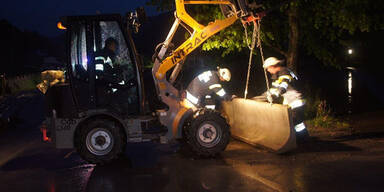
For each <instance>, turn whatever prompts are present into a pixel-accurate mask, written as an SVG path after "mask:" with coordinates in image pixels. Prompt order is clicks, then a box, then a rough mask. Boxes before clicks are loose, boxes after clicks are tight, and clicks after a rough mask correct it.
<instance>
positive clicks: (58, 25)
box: [57, 22, 67, 30]
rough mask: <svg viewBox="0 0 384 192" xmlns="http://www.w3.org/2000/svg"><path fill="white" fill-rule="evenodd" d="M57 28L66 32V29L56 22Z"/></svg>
mask: <svg viewBox="0 0 384 192" xmlns="http://www.w3.org/2000/svg"><path fill="white" fill-rule="evenodd" d="M57 28H58V29H61V30H66V29H67V28H66V27H64V25H63V24H62V23H61V22H57Z"/></svg>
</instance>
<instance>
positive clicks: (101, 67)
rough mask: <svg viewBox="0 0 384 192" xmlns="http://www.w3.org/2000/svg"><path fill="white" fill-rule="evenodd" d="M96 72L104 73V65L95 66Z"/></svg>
mask: <svg viewBox="0 0 384 192" xmlns="http://www.w3.org/2000/svg"><path fill="white" fill-rule="evenodd" d="M95 66H96V70H99V71H104V65H103V64H96V65H95Z"/></svg>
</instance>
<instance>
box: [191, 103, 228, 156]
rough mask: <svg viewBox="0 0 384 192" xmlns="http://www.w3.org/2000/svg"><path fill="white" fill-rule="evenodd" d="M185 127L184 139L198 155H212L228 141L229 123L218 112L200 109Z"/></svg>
mask: <svg viewBox="0 0 384 192" xmlns="http://www.w3.org/2000/svg"><path fill="white" fill-rule="evenodd" d="M198 113H199V115H198V116H197V117H195V118H193V119H192V120H191V121H190V122H189V123H188V124H187V126H186V127H185V132H184V133H185V139H186V142H187V144H188V145H189V146H190V148H191V149H192V151H193V152H195V153H196V154H197V155H198V156H203V157H213V156H216V155H217V154H218V153H220V152H222V151H224V150H225V148H226V147H227V145H228V143H229V138H230V132H229V125H228V124H227V122H226V120H225V119H224V118H223V117H222V116H221V115H220V113H219V112H217V111H213V110H207V109H204V110H201V111H199V112H198Z"/></svg>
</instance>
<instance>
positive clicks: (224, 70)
mask: <svg viewBox="0 0 384 192" xmlns="http://www.w3.org/2000/svg"><path fill="white" fill-rule="evenodd" d="M219 76H220V77H221V78H222V79H224V80H225V81H229V80H231V72H230V71H229V70H228V69H227V68H219Z"/></svg>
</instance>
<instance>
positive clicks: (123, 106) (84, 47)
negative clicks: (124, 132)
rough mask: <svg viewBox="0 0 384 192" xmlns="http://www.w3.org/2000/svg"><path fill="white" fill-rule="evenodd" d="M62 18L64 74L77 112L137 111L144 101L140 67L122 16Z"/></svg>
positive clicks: (118, 112)
mask: <svg viewBox="0 0 384 192" xmlns="http://www.w3.org/2000/svg"><path fill="white" fill-rule="evenodd" d="M64 20H65V26H66V28H67V29H66V31H67V32H66V33H67V55H68V59H67V66H66V77H67V80H68V82H69V88H70V92H71V96H72V98H73V100H72V102H70V103H73V105H74V108H76V111H78V112H79V113H81V112H85V111H89V110H99V109H102V110H107V111H110V112H112V113H114V114H117V115H119V116H131V115H138V114H140V112H141V110H142V107H141V106H140V103H142V102H143V94H142V87H141V85H142V83H141V82H142V81H141V75H140V70H139V67H140V66H139V65H138V64H137V63H138V62H137V61H138V60H137V58H136V54H135V47H134V44H133V41H132V39H131V36H130V34H129V32H128V31H127V29H126V25H125V24H124V22H123V19H122V17H121V16H120V15H97V16H71V17H65V18H64ZM111 39H112V40H113V41H114V44H115V45H114V46H115V49H113V50H111V49H109V46H108V45H107V44H108V41H109V40H111ZM62 96H63V97H64V95H62ZM66 97H68V94H67V95H66ZM69 111H73V110H69Z"/></svg>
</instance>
